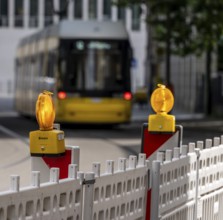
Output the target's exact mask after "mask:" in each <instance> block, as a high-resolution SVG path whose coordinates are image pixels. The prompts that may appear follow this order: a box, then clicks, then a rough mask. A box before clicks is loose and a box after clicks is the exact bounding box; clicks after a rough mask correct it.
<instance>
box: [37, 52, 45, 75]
mask: <svg viewBox="0 0 223 220" xmlns="http://www.w3.org/2000/svg"><path fill="white" fill-rule="evenodd" d="M43 58H44V57H43V54H42V53H40V54H39V55H38V58H37V59H38V61H37V62H38V71H37V72H38V75H39V76H43V75H44V73H43Z"/></svg>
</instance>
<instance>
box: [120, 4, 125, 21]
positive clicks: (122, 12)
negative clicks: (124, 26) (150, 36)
mask: <svg viewBox="0 0 223 220" xmlns="http://www.w3.org/2000/svg"><path fill="white" fill-rule="evenodd" d="M118 20H121V21H125V8H123V7H118Z"/></svg>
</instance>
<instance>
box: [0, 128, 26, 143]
mask: <svg viewBox="0 0 223 220" xmlns="http://www.w3.org/2000/svg"><path fill="white" fill-rule="evenodd" d="M0 131H1V132H3V133H4V134H6V135H8V136H10V137H12V138H15V139H19V140H21V141H22V142H23V143H24V144H26V146H27V147H29V141H27V139H26V138H24V137H23V136H21V135H19V134H17V133H16V132H14V131H12V130H10V129H8V128H6V127H4V126H2V125H0Z"/></svg>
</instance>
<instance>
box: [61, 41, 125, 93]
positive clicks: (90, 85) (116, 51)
mask: <svg viewBox="0 0 223 220" xmlns="http://www.w3.org/2000/svg"><path fill="white" fill-rule="evenodd" d="M123 45H125V44H123V42H106V41H82V40H79V41H72V43H71V42H70V43H66V44H65V45H64V46H65V48H66V49H65V51H67V50H68V51H67V52H66V53H64V54H66V56H64V57H63V59H62V60H61V62H60V67H61V68H60V69H61V75H62V78H63V80H62V81H63V82H64V88H66V90H68V91H70V92H72V91H73V92H83V93H86V94H88V93H89V94H91V95H94V93H95V94H101V95H103V93H104V94H108V93H112V92H123V91H124V90H126V80H127V79H126V77H125V74H124V72H125V68H123V66H124V64H125V63H126V61H125V59H126V58H125V59H124V58H123V57H124V56H123V55H124V54H123V51H124V48H123ZM63 49H64V48H63ZM63 49H62V50H63ZM65 51H64V52H65ZM64 62H65V63H66V65H65V66H66V69H64V68H65V67H64ZM127 78H128V77H127ZM127 84H128V83H127Z"/></svg>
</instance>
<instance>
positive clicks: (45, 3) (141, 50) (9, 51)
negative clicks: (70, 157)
mask: <svg viewBox="0 0 223 220" xmlns="http://www.w3.org/2000/svg"><path fill="white" fill-rule="evenodd" d="M67 2H68V3H69V5H68V7H66V3H67ZM53 9H55V10H57V11H60V10H63V9H65V10H64V13H63V14H62V16H59V15H58V14H55V13H53ZM142 11H143V12H145V10H144V8H143V7H140V6H134V7H132V8H130V7H128V8H119V7H117V6H115V5H113V4H112V0H68V1H66V0H0V51H1V52H0V66H1V71H0V96H7V97H13V96H14V57H15V51H16V47H17V45H18V43H19V40H20V39H21V38H22V37H24V36H27V35H29V34H31V33H33V32H35V31H37V30H40V29H42V28H44V27H46V26H48V25H51V24H56V23H58V22H59V21H60V20H61V19H68V20H74V19H82V20H91V19H95V20H99V21H101V20H112V21H114V22H115V21H118V20H122V21H123V22H124V23H125V26H126V28H127V31H128V33H129V36H130V40H131V45H132V48H133V57H134V59H133V62H132V71H131V72H132V91H133V92H134V91H136V89H137V88H138V87H142V86H145V87H146V88H148V87H150V85H156V84H157V83H165V72H166V70H165V54H164V55H163V56H160V57H158V58H157V60H156V63H157V70H158V71H157V73H156V75H155V76H154V77H153V78H152V79H153V82H151V77H150V75H151V73H149V71H148V72H147V74H145V72H146V69H145V66H146V63H147V62H146V50H147V48H148V47H147V39H148V37H147V27H146V24H145V22H144V21H145V19H144V16H145V13H140V12H142ZM215 60H216V59H215ZM147 67H148V65H147ZM147 69H149V68H147ZM212 70H213V74H212V75H213V77H216V76H217V74H216V73H217V68H216V62H213V66H212ZM205 74H206V70H205V56H202V57H196V56H188V57H184V58H182V57H177V56H172V57H171V84H172V85H173V90H174V95H175V108H177V109H183V110H184V111H186V112H202V111H203V107H204V79H205ZM217 82H219V81H217ZM222 82H223V81H222ZM222 88H223V86H222ZM148 91H151V89H150V88H148ZM222 91H223V89H222Z"/></svg>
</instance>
